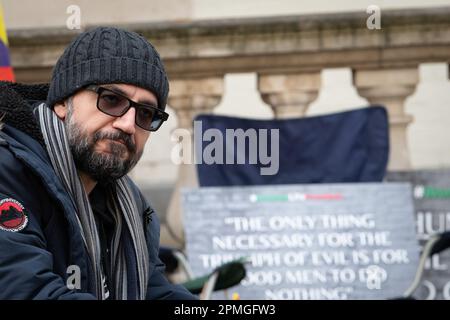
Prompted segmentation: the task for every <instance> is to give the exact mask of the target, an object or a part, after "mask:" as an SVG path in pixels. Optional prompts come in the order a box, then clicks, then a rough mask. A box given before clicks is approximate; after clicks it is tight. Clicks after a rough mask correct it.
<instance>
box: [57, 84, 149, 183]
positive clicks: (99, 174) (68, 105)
mask: <svg viewBox="0 0 450 320" xmlns="http://www.w3.org/2000/svg"><path fill="white" fill-rule="evenodd" d="M101 87H105V88H108V89H112V90H114V91H116V92H118V93H121V94H123V95H124V96H126V97H128V98H129V99H131V100H133V101H135V102H139V103H145V104H150V105H157V99H156V96H155V95H154V94H153V93H152V92H150V91H148V90H145V89H142V88H139V87H136V86H133V85H127V84H108V85H101ZM97 97H98V94H97V93H95V92H93V91H89V90H81V91H79V92H77V93H76V94H75V95H73V96H72V98H71V99H69V100H67V101H66V102H65V105H62V104H58V105H55V112H56V113H57V115H58V116H59V117H60V118H61V119H63V120H64V122H65V126H66V131H67V136H68V139H69V145H70V148H71V151H72V155H73V158H74V161H75V164H76V166H77V168H78V170H81V171H83V172H85V173H86V174H88V175H89V176H91V178H93V179H94V180H95V181H98V182H109V181H114V180H116V179H118V178H120V177H122V176H123V175H125V174H127V173H128V172H129V171H130V170H131V169H132V168H133V167H134V166H135V165H136V163H137V162H138V161H139V159H140V157H141V156H142V153H143V151H144V146H145V143H146V141H147V139H148V137H149V135H150V132H149V131H146V130H144V129H142V128H140V127H139V126H137V125H136V123H135V114H136V110H135V108H130V109H129V110H128V111H127V113H125V114H124V115H123V116H121V117H113V116H109V115H107V114H105V113H103V112H101V111H100V110H98V109H97Z"/></svg>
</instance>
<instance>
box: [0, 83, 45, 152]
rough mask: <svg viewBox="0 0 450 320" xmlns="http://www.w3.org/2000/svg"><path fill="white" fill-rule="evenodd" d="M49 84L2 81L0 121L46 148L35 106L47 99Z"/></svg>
mask: <svg viewBox="0 0 450 320" xmlns="http://www.w3.org/2000/svg"><path fill="white" fill-rule="evenodd" d="M48 88H49V85H48V84H33V85H27V84H21V83H11V82H5V81H0V119H1V121H2V122H4V123H6V124H8V125H10V126H12V127H14V128H16V129H18V130H20V131H22V132H24V133H26V134H27V135H29V136H31V137H32V138H33V139H35V140H37V141H38V142H39V143H40V144H41V145H42V146H44V147H45V143H44V138H43V137H42V133H41V130H40V128H39V123H38V121H37V120H36V118H35V117H34V114H33V106H34V105H35V104H36V103H37V102H45V100H46V99H47V92H48Z"/></svg>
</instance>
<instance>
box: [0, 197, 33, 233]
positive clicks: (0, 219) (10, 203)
mask: <svg viewBox="0 0 450 320" xmlns="http://www.w3.org/2000/svg"><path fill="white" fill-rule="evenodd" d="M27 224H28V217H27V215H26V214H25V208H24V206H23V205H22V204H21V203H20V202H19V201H17V200H14V199H11V198H6V199H3V200H0V230H5V231H11V232H17V231H20V230H22V229H23V228H25V227H26V226H27Z"/></svg>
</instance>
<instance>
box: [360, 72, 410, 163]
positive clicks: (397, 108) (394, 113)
mask: <svg viewBox="0 0 450 320" xmlns="http://www.w3.org/2000/svg"><path fill="white" fill-rule="evenodd" d="M418 82H419V72H418V69H417V67H414V68H396V69H375V70H359V69H357V70H353V84H354V85H355V87H356V89H357V90H358V93H359V94H360V95H361V96H362V97H364V98H366V99H367V100H368V101H369V102H370V104H381V105H383V106H384V107H386V109H387V111H388V114H389V125H390V132H389V135H390V152H389V164H388V169H389V170H406V169H410V168H411V162H410V156H409V151H408V141H407V135H406V134H407V131H406V129H407V128H408V125H409V124H410V123H411V122H412V120H413V117H412V116H410V115H408V114H406V113H405V110H404V103H405V100H406V98H407V97H408V96H410V95H411V94H412V93H413V92H414V91H415V89H416V86H417V83H418Z"/></svg>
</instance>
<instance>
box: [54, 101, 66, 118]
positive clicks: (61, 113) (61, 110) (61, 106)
mask: <svg viewBox="0 0 450 320" xmlns="http://www.w3.org/2000/svg"><path fill="white" fill-rule="evenodd" d="M53 110H54V111H55V113H56V115H57V116H58V118H60V119H61V120H63V121H64V120H65V119H66V115H67V111H68V106H66V103H65V102H58V103H57V104H55V106H54V107H53Z"/></svg>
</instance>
